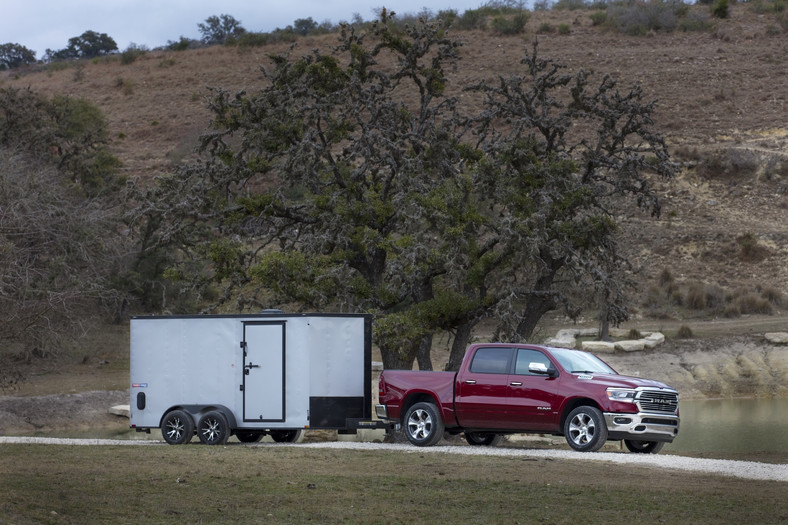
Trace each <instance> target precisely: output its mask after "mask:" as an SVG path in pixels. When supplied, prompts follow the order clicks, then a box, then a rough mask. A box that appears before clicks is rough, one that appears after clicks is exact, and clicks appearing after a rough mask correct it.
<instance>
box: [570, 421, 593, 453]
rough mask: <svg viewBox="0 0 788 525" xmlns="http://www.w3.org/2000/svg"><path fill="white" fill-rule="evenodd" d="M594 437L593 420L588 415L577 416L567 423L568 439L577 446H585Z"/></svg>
mask: <svg viewBox="0 0 788 525" xmlns="http://www.w3.org/2000/svg"><path fill="white" fill-rule="evenodd" d="M595 435H596V425H595V424H594V419H593V418H592V417H591V416H590V415H588V414H577V415H576V416H575V417H573V418H572V421H570V422H569V437H570V438H571V439H572V442H574V443H575V444H577V445H587V444H588V443H589V442H590V441H591V440H592V439H594V436H595Z"/></svg>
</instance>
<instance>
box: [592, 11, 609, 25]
mask: <svg viewBox="0 0 788 525" xmlns="http://www.w3.org/2000/svg"><path fill="white" fill-rule="evenodd" d="M589 17H590V18H591V25H594V26H601V25H603V24H604V23H605V22H607V12H605V11H594V12H593V13H591V14H590V15H589Z"/></svg>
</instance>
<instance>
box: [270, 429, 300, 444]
mask: <svg viewBox="0 0 788 525" xmlns="http://www.w3.org/2000/svg"><path fill="white" fill-rule="evenodd" d="M300 437H301V431H300V430H272V431H271V439H273V440H274V441H276V442H277V443H295V442H296V441H298V438H300Z"/></svg>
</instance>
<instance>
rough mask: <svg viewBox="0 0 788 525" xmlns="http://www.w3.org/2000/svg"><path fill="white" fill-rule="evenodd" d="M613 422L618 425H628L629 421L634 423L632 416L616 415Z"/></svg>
mask: <svg viewBox="0 0 788 525" xmlns="http://www.w3.org/2000/svg"><path fill="white" fill-rule="evenodd" d="M613 423H615V424H616V425H628V424H629V423H632V418H628V417H614V418H613Z"/></svg>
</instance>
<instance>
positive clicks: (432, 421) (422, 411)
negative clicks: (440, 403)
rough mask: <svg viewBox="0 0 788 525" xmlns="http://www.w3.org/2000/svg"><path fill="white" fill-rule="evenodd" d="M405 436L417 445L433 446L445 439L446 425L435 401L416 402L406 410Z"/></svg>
mask: <svg viewBox="0 0 788 525" xmlns="http://www.w3.org/2000/svg"><path fill="white" fill-rule="evenodd" d="M403 426H404V428H405V436H407V438H408V441H410V442H411V443H413V444H414V445H416V446H417V447H431V446H432V445H434V444H436V443H437V442H438V441H440V440H441V439H443V431H444V430H445V426H444V424H443V420H442V419H441V416H440V413H439V412H438V407H436V406H435V405H434V404H433V403H426V402H421V403H416V404H414V405H413V406H412V407H410V408H409V409H408V411H407V412H405V424H404V425H403Z"/></svg>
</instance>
